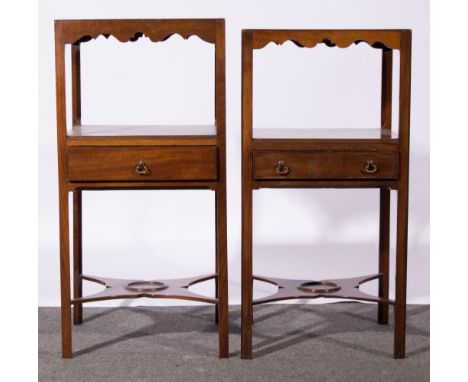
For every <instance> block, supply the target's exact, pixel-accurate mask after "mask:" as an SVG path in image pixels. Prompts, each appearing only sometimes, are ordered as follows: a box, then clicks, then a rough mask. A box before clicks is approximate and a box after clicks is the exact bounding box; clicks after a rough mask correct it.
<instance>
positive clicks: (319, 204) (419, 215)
mask: <svg viewBox="0 0 468 382" xmlns="http://www.w3.org/2000/svg"><path fill="white" fill-rule="evenodd" d="M211 17H216V18H225V19H226V55H227V72H226V75H227V144H228V146H227V166H228V167H227V173H228V251H229V252H228V259H229V278H230V282H229V299H230V303H231V304H239V303H240V256H241V254H240V248H241V245H240V244H241V243H240V227H241V225H240V216H241V210H240V206H241V203H240V201H241V199H240V196H241V162H240V150H241V145H240V132H241V127H240V121H241V106H240V105H241V86H240V85H241V82H240V79H241V29H243V28H289V29H302V28H303V29H307V28H310V29H313V28H317V29H318V28H324V29H328V28H411V29H413V73H412V105H411V108H412V115H411V160H410V182H411V183H410V211H409V212H410V214H409V216H410V221H409V238H408V301H409V302H410V303H429V2H428V1H424V0H413V1H411V2H408V1H404V0H393V1H382V0H379V1H377V0H365V1H364V0H363V1H355V2H349V1H346V0H324V1H315V2H310V1H307V0H303V1H295V2H294V6H293V5H292V2H286V1H277V0H270V1H268V2H266V1H263V2H262V1H252V0H250V1H247V0H242V1H231V2H227V1H219V0H218V1H215V0H213V1H197V2H193V1H171V2H155V1H151V0H147V1H138V2H131V1H122V0H112V1H111V0H106V1H104V0H103V1H99V2H96V1H90V0H80V1H67V2H64V1H59V0H42V1H41V3H40V9H39V53H40V57H39V117H40V118H39V129H40V131H39V304H40V305H41V306H57V305H59V302H60V299H59V262H58V259H59V255H58V242H59V241H58V190H57V164H56V162H57V153H56V151H57V150H56V127H55V77H54V37H53V20H54V19H62V18H63V19H67V18H76V19H79V18H211ZM82 47H83V48H82V60H83V68H82V70H83V75H82V77H83V123H89V124H92V123H96V124H98V123H101V124H105V123H122V124H124V123H140V124H151V123H192V124H203V123H212V122H213V96H212V93H213V76H212V71H213V47H212V46H211V45H209V44H206V43H204V42H202V41H200V40H199V39H198V38H197V37H192V38H190V39H189V40H183V39H182V38H180V37H179V36H174V37H172V38H171V39H170V40H168V41H166V42H164V43H157V44H152V43H150V42H149V40H147V39H140V40H139V41H138V42H137V43H127V44H121V43H118V42H117V41H116V40H114V39H113V38H112V37H111V38H109V40H105V38H104V37H100V38H98V39H97V40H93V41H91V42H88V43H86V44H83V46H82ZM379 52H380V51H377V50H373V49H371V48H370V47H369V46H368V45H366V44H360V45H358V46H353V47H352V48H349V49H347V50H341V49H339V48H326V47H324V46H319V47H318V48H314V49H299V48H297V47H295V46H294V45H292V44H290V43H286V44H284V45H282V46H279V47H278V46H276V45H273V44H270V45H269V46H268V47H267V48H266V49H264V50H261V51H259V52H256V53H255V56H254V71H255V72H254V76H255V77H254V78H255V82H254V97H255V98H254V110H255V112H254V124H255V126H259V127H262V126H287V127H337V126H338V127H378V123H379V120H380V114H379V104H380V98H379V96H380V83H379V81H380V56H379ZM395 97H397V95H395ZM285 100H287V103H286V105H287V106H284V105H285V102H284V101H285ZM394 128H396V126H394ZM392 194H393V193H392ZM83 201H84V218H83V219H84V233H83V236H84V260H83V263H84V272H85V273H86V274H91V275H92V274H94V275H101V276H110V277H127V278H142V279H151V278H172V277H184V276H190V275H196V274H204V273H209V272H213V271H214V195H213V192H211V191H171V192H168V191H114V192H99V191H96V192H85V193H84V196H83ZM392 203H393V205H392V219H393V222H394V219H395V195H392ZM254 232H255V235H254V273H257V274H263V275H269V276H276V277H292V278H316V279H323V278H334V277H347V276H349V277H351V276H355V275H362V274H370V273H374V272H376V270H377V254H378V252H377V249H378V241H377V240H378V190H261V191H256V192H255V193H254ZM394 233H395V232H394V230H392V240H394ZM393 249H394V246H393V245H392V266H393V265H394V256H393ZM393 270H394V267H392V276H391V280H392V281H393ZM212 286H213V285H211V284H209V283H206V284H205V285H200V286H197V291H199V292H201V293H206V294H209V295H212V294H213V290H212V289H213V288H212ZM96 288H97V289H99V287H96V286H93V285H92V284H90V285H86V286H85V292H86V293H89V292H92V291H95V290H97V289H96ZM365 288H366V291H369V292H374V293H375V290H376V288H375V284H372V283H369V285H368V286H366V287H365ZM271 291H272V289H271V288H270V287H267V286H265V285H257V284H256V285H255V290H254V295H255V296H259V297H260V296H262V295H265V294H267V293H270V292H271ZM391 293H393V283H392V285H391ZM314 302H323V301H314ZM142 304H146V305H160V304H165V305H167V304H174V305H176V304H188V303H187V302H181V301H173V300H133V301H120V300H116V301H108V302H100V303H95V304H94V305H101V306H119V305H142ZM90 305H92V304H90Z"/></svg>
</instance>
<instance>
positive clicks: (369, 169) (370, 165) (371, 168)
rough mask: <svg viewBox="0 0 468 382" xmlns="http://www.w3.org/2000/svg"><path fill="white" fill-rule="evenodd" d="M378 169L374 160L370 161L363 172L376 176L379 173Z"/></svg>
mask: <svg viewBox="0 0 468 382" xmlns="http://www.w3.org/2000/svg"><path fill="white" fill-rule="evenodd" d="M378 169H379V167H378V166H377V165H376V164H375V163H374V162H373V161H372V160H368V161H367V163H366V165H365V166H364V169H363V171H364V172H365V173H366V174H374V173H376V172H377V170H378Z"/></svg>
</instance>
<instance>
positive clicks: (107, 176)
mask: <svg viewBox="0 0 468 382" xmlns="http://www.w3.org/2000/svg"><path fill="white" fill-rule="evenodd" d="M67 156H68V177H69V179H70V181H72V182H73V181H75V182H79V181H137V182H142V181H166V180H167V181H190V180H216V179H217V155H216V147H214V146H210V147H188V146H187V147H138V148H136V147H131V148H130V147H69V148H68V151H67Z"/></svg>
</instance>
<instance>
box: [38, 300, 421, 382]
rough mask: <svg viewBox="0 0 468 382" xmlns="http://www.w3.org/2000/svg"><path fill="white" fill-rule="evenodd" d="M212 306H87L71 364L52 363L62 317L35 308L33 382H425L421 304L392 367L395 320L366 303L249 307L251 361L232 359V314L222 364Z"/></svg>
mask: <svg viewBox="0 0 468 382" xmlns="http://www.w3.org/2000/svg"><path fill="white" fill-rule="evenodd" d="M213 313H214V309H213V307H211V306H196V307H134V308H113V309H110V308H85V309H84V323H83V324H82V325H78V326H74V327H73V351H74V357H73V359H62V358H61V356H60V311H59V309H58V308H39V380H40V381H47V382H49V381H66V382H72V381H115V382H119V381H125V382H128V381H169V382H172V381H269V382H271V381H373V382H375V381H399V382H401V381H429V306H427V305H410V306H408V327H407V358H406V359H403V360H394V359H393V358H392V354H393V324H392V322H393V320H391V322H390V325H388V326H386V325H379V324H377V323H376V315H377V308H376V305H373V304H361V303H337V304H326V305H262V306H258V307H255V308H254V338H253V350H254V353H253V355H254V359H252V360H242V359H241V358H240V355H239V354H240V308H239V307H238V306H233V307H230V358H229V359H222V360H220V359H218V357H217V344H218V340H217V327H216V325H215V324H214V322H213Z"/></svg>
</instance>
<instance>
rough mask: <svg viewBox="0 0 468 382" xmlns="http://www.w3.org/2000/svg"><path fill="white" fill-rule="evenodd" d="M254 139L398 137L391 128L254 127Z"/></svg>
mask: <svg viewBox="0 0 468 382" xmlns="http://www.w3.org/2000/svg"><path fill="white" fill-rule="evenodd" d="M253 138H254V139H397V138H398V133H397V132H396V131H392V130H390V129H371V128H363V129H348V128H335V129H326V128H324V129H310V128H300V129H299V128H294V129H288V128H254V129H253Z"/></svg>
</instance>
